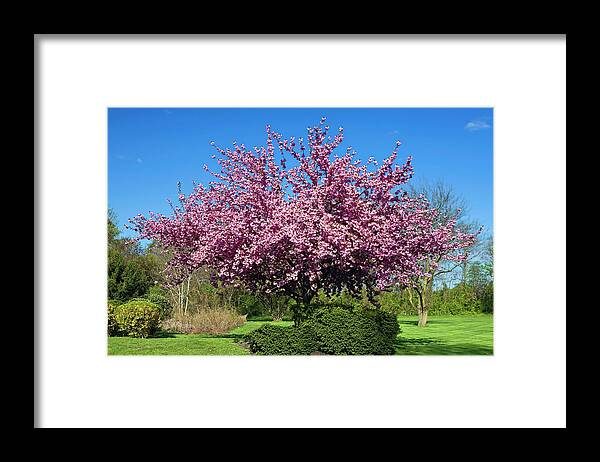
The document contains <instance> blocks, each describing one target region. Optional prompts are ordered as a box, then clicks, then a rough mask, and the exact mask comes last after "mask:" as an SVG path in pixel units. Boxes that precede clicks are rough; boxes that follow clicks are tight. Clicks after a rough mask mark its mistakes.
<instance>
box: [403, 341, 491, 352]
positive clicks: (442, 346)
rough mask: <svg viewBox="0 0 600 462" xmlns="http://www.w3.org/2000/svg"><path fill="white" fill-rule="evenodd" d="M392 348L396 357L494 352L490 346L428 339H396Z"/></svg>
mask: <svg viewBox="0 0 600 462" xmlns="http://www.w3.org/2000/svg"><path fill="white" fill-rule="evenodd" d="M394 346H395V347H396V354H397V355H404V354H407V355H428V356H449V355H471V356H483V355H493V354H494V350H493V348H492V347H491V346H490V347H488V346H483V345H477V344H473V343H460V344H447V343H444V342H440V341H438V340H433V339H428V338H398V339H397V340H396V342H395V345H394Z"/></svg>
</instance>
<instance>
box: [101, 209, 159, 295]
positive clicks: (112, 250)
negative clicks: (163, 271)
mask: <svg viewBox="0 0 600 462" xmlns="http://www.w3.org/2000/svg"><path fill="white" fill-rule="evenodd" d="M119 234H120V231H119V229H118V227H117V225H116V217H115V214H114V212H112V210H109V213H108V298H109V299H114V300H122V301H126V300H130V299H132V298H135V297H141V296H143V295H144V294H145V293H146V292H147V291H148V290H149V289H150V287H151V286H152V285H153V284H154V281H155V280H157V279H159V278H160V275H159V273H160V271H159V269H160V263H159V259H158V258H157V257H156V255H154V254H152V253H149V252H144V251H143V250H142V249H141V248H140V246H139V245H138V244H137V243H136V242H132V241H130V240H128V239H118V236H119Z"/></svg>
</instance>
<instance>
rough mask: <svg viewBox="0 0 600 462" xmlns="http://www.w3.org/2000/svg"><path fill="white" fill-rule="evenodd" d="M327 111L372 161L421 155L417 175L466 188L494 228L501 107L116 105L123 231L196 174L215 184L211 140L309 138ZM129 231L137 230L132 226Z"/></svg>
mask: <svg viewBox="0 0 600 462" xmlns="http://www.w3.org/2000/svg"><path fill="white" fill-rule="evenodd" d="M323 116H325V117H327V123H328V124H329V125H330V126H331V129H332V132H336V131H337V128H338V127H340V126H343V127H344V143H343V145H342V146H340V148H338V149H339V150H340V153H343V152H345V148H346V146H352V147H353V148H354V149H355V150H356V151H357V157H358V158H360V159H362V160H364V161H366V160H367V159H368V158H369V157H370V156H373V157H375V158H376V159H378V160H381V159H383V158H385V157H387V156H388V155H389V154H390V152H391V151H392V150H393V148H394V143H395V141H396V140H400V141H401V142H402V146H401V147H400V150H399V152H398V161H399V162H400V161H404V159H405V158H406V157H407V156H409V155H412V156H413V166H414V170H415V175H414V177H413V179H412V180H411V182H415V183H417V184H418V183H419V182H420V181H436V180H438V179H441V180H443V181H444V182H446V183H447V184H450V185H452V186H453V188H454V190H455V191H456V192H457V193H459V194H460V195H462V196H463V197H464V198H465V199H466V202H467V204H468V205H469V208H470V213H469V218H470V219H472V220H477V221H478V222H479V223H481V224H482V225H484V226H485V228H486V229H485V233H486V234H487V233H491V231H492V225H493V223H492V217H493V209H492V204H493V197H492V193H493V110H492V108H400V109H394V108H381V109H379V108H333V109H332V108H297V109H287V108H286V109H281V108H251V109H250V108H249V109H240V108H220V109H211V108H109V109H108V205H109V207H111V208H113V209H114V211H115V212H116V214H117V217H118V224H119V228H120V229H121V230H123V225H124V224H125V223H126V222H127V220H128V218H131V217H133V216H134V215H137V214H138V213H142V214H144V215H146V214H147V213H148V212H149V211H154V212H160V213H165V214H170V210H171V209H170V207H169V205H168V203H167V199H171V200H172V201H173V202H174V203H176V202H177V200H176V197H177V182H178V181H181V184H182V189H183V192H184V193H186V194H187V193H188V192H189V191H190V190H191V188H192V181H193V180H195V181H196V182H197V183H206V182H208V181H209V180H210V176H209V174H208V173H207V172H205V171H204V170H203V168H202V166H203V165H204V164H205V163H206V164H208V165H209V166H211V167H213V168H216V161H215V160H213V159H211V155H212V154H215V151H214V148H212V147H211V146H210V142H211V141H214V142H215V143H216V144H217V145H218V146H221V147H228V146H231V143H232V141H237V142H238V143H245V144H246V146H249V147H251V146H261V145H264V142H265V125H266V124H267V123H268V124H270V125H271V127H272V129H273V130H275V131H278V132H280V133H282V134H283V135H284V136H286V137H288V136H296V137H299V136H303V137H305V138H306V127H307V126H309V125H316V124H317V123H318V122H319V120H320V119H321V117H323ZM123 235H126V236H127V235H129V236H130V235H132V234H131V232H123Z"/></svg>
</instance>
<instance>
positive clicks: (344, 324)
mask: <svg viewBox="0 0 600 462" xmlns="http://www.w3.org/2000/svg"><path fill="white" fill-rule="evenodd" d="M307 324H308V325H309V326H311V327H313V329H314V331H315V333H316V335H317V341H318V343H319V347H320V348H319V349H320V351H322V352H323V353H328V354H334V355H388V354H393V353H394V344H395V341H396V336H397V335H398V332H399V326H398V321H397V319H396V316H394V315H392V314H390V313H386V312H384V311H381V310H370V309H365V310H351V309H348V308H342V307H335V308H333V309H327V308H324V309H319V310H317V311H316V312H315V313H314V314H313V315H312V317H311V318H310V319H309V320H308V321H307Z"/></svg>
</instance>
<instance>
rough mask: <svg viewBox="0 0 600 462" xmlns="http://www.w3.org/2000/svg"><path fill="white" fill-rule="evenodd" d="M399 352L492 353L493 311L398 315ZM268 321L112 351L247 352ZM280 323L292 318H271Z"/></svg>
mask: <svg viewBox="0 0 600 462" xmlns="http://www.w3.org/2000/svg"><path fill="white" fill-rule="evenodd" d="M398 321H399V323H400V329H401V333H400V335H398V342H397V347H396V354H397V355H491V354H492V353H493V337H492V330H493V322H492V316H491V315H477V316H431V317H430V318H429V320H428V323H427V324H428V325H427V326H426V327H417V317H416V316H399V317H398ZM267 322H269V321H248V322H246V323H245V324H244V325H243V326H240V327H237V328H236V329H233V330H232V331H230V332H228V333H226V334H222V335H218V336H210V335H200V334H198V335H193V334H163V335H162V336H160V337H157V338H148V339H136V338H126V337H110V338H109V339H108V354H109V355H219V356H230V355H247V354H249V352H248V351H247V350H245V349H244V348H242V347H241V346H240V345H239V344H237V343H236V341H237V340H240V339H241V338H242V337H243V336H244V335H245V334H247V333H248V332H251V331H252V330H254V329H258V328H259V327H260V326H262V325H263V324H265V323H267ZM271 323H272V324H276V325H281V326H290V325H292V323H291V322H289V321H281V322H271Z"/></svg>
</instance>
